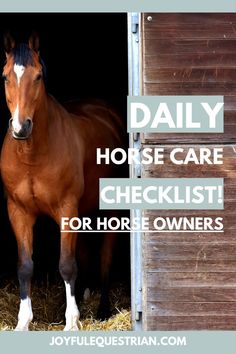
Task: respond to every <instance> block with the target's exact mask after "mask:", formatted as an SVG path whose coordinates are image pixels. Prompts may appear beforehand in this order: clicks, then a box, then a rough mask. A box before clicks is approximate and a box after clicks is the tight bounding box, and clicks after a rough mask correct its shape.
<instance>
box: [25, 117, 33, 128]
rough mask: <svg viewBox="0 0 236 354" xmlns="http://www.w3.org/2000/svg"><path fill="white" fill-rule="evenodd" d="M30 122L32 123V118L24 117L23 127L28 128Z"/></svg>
mask: <svg viewBox="0 0 236 354" xmlns="http://www.w3.org/2000/svg"><path fill="white" fill-rule="evenodd" d="M31 124H32V120H31V119H26V121H25V124H24V125H25V128H26V129H28V128H30V126H31Z"/></svg>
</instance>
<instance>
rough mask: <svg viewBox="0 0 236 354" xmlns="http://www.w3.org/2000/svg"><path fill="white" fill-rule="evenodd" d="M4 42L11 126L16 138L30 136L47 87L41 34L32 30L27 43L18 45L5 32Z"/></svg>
mask: <svg viewBox="0 0 236 354" xmlns="http://www.w3.org/2000/svg"><path fill="white" fill-rule="evenodd" d="M4 46H5V53H6V64H5V66H4V69H3V74H2V75H3V79H4V82H5V95H6V101H7V105H8V108H9V110H10V112H11V118H10V121H9V127H10V130H11V133H12V136H13V137H14V138H15V139H27V138H29V137H30V135H31V133H32V129H33V120H34V116H35V112H36V111H37V109H38V108H39V107H40V102H41V99H42V97H43V94H44V91H45V86H44V80H43V77H44V66H43V63H42V61H41V60H40V56H39V38H38V36H37V34H32V35H31V37H30V39H29V42H28V44H26V43H20V44H18V45H16V44H15V41H14V40H13V38H12V37H11V36H10V34H6V35H5V37H4Z"/></svg>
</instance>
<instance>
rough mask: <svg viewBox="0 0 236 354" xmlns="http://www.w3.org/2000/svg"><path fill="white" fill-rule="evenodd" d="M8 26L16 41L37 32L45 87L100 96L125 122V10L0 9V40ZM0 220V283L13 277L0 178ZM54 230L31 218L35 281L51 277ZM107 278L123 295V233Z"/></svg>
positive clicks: (71, 95) (126, 272) (0, 130)
mask: <svg viewBox="0 0 236 354" xmlns="http://www.w3.org/2000/svg"><path fill="white" fill-rule="evenodd" d="M8 30H9V31H10V33H11V34H12V36H13V37H14V38H15V39H16V42H25V41H27V40H28V38H29V36H30V34H31V32H32V30H35V31H37V32H38V34H39V36H40V54H41V57H42V58H43V60H44V63H45V65H46V68H47V89H48V92H49V93H51V94H52V95H53V96H54V97H55V98H56V99H57V100H58V101H59V102H65V101H68V100H74V99H87V98H98V99H102V100H105V101H107V102H109V103H110V104H111V105H112V106H113V107H114V108H115V109H116V110H117V111H118V112H119V113H120V114H121V115H122V117H124V123H125V124H124V125H125V126H126V97H127V95H128V59H127V58H128V49H127V48H128V44H127V14H125V13H124V14H123V13H119V14H115V13H106V14H102V13H68V14H60V13H58V14H49V13H41V14H36V13H28V14H20V13H17V14H14V13H11V14H10V13H9V14H1V15H0V40H1V39H2V38H3V35H4V33H5V32H6V31H8ZM4 62H5V54H4V51H3V45H1V51H0V65H1V67H3V65H4ZM1 92H2V95H1V96H0V107H1V124H0V143H1V145H2V142H3V139H4V136H5V133H6V130H7V126H8V120H9V118H10V117H9V112H8V109H7V107H6V104H5V97H4V94H3V92H4V91H3V82H2V81H1ZM127 147H128V138H127ZM124 177H127V175H125V176H124ZM0 223H1V235H0V287H3V286H5V284H6V282H8V280H9V279H11V280H12V279H14V278H16V264H17V249H16V242H15V237H14V235H13V232H12V230H11V227H10V224H9V220H8V214H7V208H6V198H5V196H4V189H3V185H2V182H1V185H0ZM58 235H59V234H58V228H57V226H56V225H55V224H54V222H52V221H51V220H49V219H47V218H44V217H43V218H42V219H40V220H39V221H38V222H37V225H36V227H35V250H34V263H35V273H36V280H37V282H39V283H40V284H41V282H42V281H43V282H45V279H46V281H47V282H54V281H56V280H55V279H56V277H57V269H58V257H59V243H58ZM52 249H53V250H54V251H53V252H52ZM121 254H122V261H121V260H120V255H121ZM112 282H113V283H114V284H123V285H124V288H125V291H126V292H127V294H128V295H127V297H129V291H130V289H129V287H130V285H129V284H130V249H129V237H125V236H123V235H121V238H120V241H119V242H118V245H117V249H116V253H115V257H114V262H113V269H112ZM123 285H122V286H123ZM16 286H17V282H16ZM112 291H113V290H112ZM114 292H115V289H114ZM120 295H121V294H120ZM120 295H118V297H119V296H120ZM42 296H44V295H42ZM114 296H116V295H114Z"/></svg>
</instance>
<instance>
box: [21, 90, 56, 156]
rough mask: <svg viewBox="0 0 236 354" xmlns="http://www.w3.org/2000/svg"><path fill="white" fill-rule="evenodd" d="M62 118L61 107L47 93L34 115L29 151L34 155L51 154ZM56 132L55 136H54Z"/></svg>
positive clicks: (28, 142)
mask: <svg viewBox="0 0 236 354" xmlns="http://www.w3.org/2000/svg"><path fill="white" fill-rule="evenodd" d="M61 119H62V117H61V114H60V105H59V103H57V102H56V101H55V100H54V99H53V98H52V97H51V96H49V95H48V94H46V93H45V96H44V97H43V98H42V99H41V102H40V105H39V107H38V109H37V110H36V112H35V115H34V126H33V130H32V135H31V138H30V139H29V140H28V141H27V145H28V146H27V150H28V152H29V150H31V152H32V154H44V153H49V151H50V150H51V147H52V143H53V141H54V140H55V139H57V137H58V130H59V129H58V128H57V126H58V125H60V121H61ZM54 132H55V134H54Z"/></svg>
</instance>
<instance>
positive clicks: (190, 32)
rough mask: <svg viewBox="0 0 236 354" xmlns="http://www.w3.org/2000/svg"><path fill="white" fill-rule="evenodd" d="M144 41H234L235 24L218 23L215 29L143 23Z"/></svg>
mask: <svg viewBox="0 0 236 354" xmlns="http://www.w3.org/2000/svg"><path fill="white" fill-rule="evenodd" d="M144 38H145V39H167V40H168V39H173V38H178V39H198V40H199V39H236V23H235V22H234V23H220V24H218V25H217V26H215V27H211V26H209V24H201V26H199V24H196V23H185V24H183V23H175V22H174V23H171V24H168V23H164V24H163V23H159V22H156V21H155V19H154V20H153V21H147V20H146V21H145V25H144Z"/></svg>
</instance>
